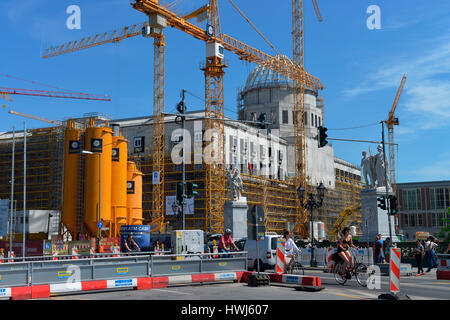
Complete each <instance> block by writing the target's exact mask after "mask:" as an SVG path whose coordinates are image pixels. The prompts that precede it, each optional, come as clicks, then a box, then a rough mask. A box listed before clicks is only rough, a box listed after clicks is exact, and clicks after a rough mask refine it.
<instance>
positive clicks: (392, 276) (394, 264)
mask: <svg viewBox="0 0 450 320" xmlns="http://www.w3.org/2000/svg"><path fill="white" fill-rule="evenodd" d="M400 256H401V249H400V248H391V256H390V262H389V291H390V292H391V293H398V292H400V260H401V258H400Z"/></svg>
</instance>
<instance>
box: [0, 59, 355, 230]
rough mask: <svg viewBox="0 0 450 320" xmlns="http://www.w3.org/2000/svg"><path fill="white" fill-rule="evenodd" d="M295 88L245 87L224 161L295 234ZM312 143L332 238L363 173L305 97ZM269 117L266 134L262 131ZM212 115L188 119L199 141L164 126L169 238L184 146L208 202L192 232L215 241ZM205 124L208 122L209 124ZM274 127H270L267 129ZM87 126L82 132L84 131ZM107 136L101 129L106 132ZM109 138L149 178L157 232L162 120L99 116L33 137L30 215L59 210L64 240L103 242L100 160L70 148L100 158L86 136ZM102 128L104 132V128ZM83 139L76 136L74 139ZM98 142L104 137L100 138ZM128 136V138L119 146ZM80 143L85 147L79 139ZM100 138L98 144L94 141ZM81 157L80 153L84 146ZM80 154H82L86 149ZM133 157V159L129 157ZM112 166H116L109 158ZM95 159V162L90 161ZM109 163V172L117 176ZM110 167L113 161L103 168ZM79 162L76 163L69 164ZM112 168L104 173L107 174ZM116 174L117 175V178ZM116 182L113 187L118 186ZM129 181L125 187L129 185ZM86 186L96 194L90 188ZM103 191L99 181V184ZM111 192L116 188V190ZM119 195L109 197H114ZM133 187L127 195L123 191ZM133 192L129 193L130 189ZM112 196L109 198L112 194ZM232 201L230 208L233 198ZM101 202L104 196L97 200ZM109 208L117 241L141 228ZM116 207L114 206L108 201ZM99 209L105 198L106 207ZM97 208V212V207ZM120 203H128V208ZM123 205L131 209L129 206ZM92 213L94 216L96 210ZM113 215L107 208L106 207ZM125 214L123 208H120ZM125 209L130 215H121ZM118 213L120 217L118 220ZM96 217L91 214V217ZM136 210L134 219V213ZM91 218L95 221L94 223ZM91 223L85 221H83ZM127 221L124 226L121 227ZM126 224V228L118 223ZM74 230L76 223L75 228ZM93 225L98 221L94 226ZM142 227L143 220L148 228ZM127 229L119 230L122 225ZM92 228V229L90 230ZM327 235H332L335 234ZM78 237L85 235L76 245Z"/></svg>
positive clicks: (316, 103)
mask: <svg viewBox="0 0 450 320" xmlns="http://www.w3.org/2000/svg"><path fill="white" fill-rule="evenodd" d="M292 96H293V94H292V83H291V81H290V80H289V79H287V78H286V77H284V76H283V75H280V74H277V73H274V72H272V71H271V70H269V69H265V68H264V67H261V66H258V67H256V68H255V69H254V70H253V71H252V72H251V73H250V75H249V77H248V79H247V82H246V84H245V86H244V87H243V88H242V89H240V90H239V93H238V99H237V100H238V107H237V109H238V115H239V116H238V120H233V119H229V118H225V121H224V155H225V157H224V158H225V163H226V166H227V168H232V167H235V168H239V169H240V171H241V175H242V179H243V184H244V191H243V196H244V197H246V198H247V202H248V204H249V205H259V206H262V207H263V208H264V212H265V223H266V228H267V230H268V231H275V232H278V233H281V231H282V230H283V229H286V228H287V229H293V227H294V224H295V221H296V200H297V191H296V189H295V181H294V178H295V163H294V159H295V155H294V152H295V146H294V137H293V132H294V130H293V127H294V116H295V113H294V111H293V102H292V101H293V97H292ZM304 99H305V100H304V101H305V115H304V119H305V134H306V157H307V162H306V172H307V181H308V184H309V188H308V192H313V193H314V191H315V187H317V186H318V185H319V183H323V185H324V186H325V187H326V188H327V192H326V196H325V201H324V205H323V206H322V207H321V208H319V209H318V210H316V211H315V212H314V213H313V214H314V216H313V221H321V222H323V223H324V226H325V230H326V231H328V230H330V229H331V228H332V227H333V225H334V224H335V223H336V221H337V219H338V217H339V214H340V212H341V211H342V210H343V209H344V208H347V207H351V206H353V205H355V204H356V205H357V204H359V203H360V196H359V193H360V190H361V188H362V183H361V174H360V168H359V167H358V166H356V165H353V164H351V163H349V162H347V161H344V160H342V159H338V158H336V157H334V153H333V147H332V146H331V144H328V145H326V146H325V147H322V148H319V147H318V141H317V131H318V130H317V127H319V126H324V125H325V112H324V109H325V106H324V99H323V98H322V97H319V96H318V92H317V91H316V90H313V89H308V88H305V93H304ZM261 115H264V117H263V118H264V119H266V120H265V121H266V122H265V125H264V126H258V125H257V124H255V122H257V120H258V119H262V118H261ZM204 117H205V113H204V112H203V111H199V112H189V113H188V114H187V117H186V129H187V132H189V133H188V134H187V135H185V136H184V137H183V133H182V131H180V129H181V125H180V123H179V121H177V119H176V116H169V115H166V116H165V117H164V124H165V125H164V139H165V141H164V145H165V160H164V162H165V164H164V167H165V177H164V184H163V185H164V188H163V195H164V199H165V205H164V216H163V219H164V221H165V222H168V224H166V226H165V230H166V231H168V230H171V229H174V228H180V227H181V226H182V224H181V219H180V215H176V214H175V212H174V211H173V208H172V204H173V202H174V198H175V194H176V185H177V182H179V181H181V180H182V164H181V163H182V161H180V157H179V156H180V154H182V152H183V150H182V147H183V146H184V147H185V148H186V152H185V168H186V176H185V178H186V181H188V182H193V183H196V184H197V185H198V189H197V191H198V195H197V197H195V199H193V200H190V201H191V203H190V204H189V205H188V207H187V209H188V210H187V212H185V213H186V215H185V222H186V228H188V229H194V228H195V229H203V230H205V231H206V232H210V231H211V230H208V226H210V225H211V224H210V223H207V221H206V219H208V217H210V215H208V214H207V212H206V210H207V209H206V207H207V206H206V201H205V175H206V174H205V172H206V170H205V167H206V166H205V163H204V159H203V151H204V149H205V148H208V141H206V139H205V120H204ZM202 118H203V119H202ZM267 122H268V125H267ZM77 126H78V127H77ZM99 126H100V127H101V128H102V129H98V127H99ZM88 127H92V129H89V130H93V131H95V130H97V131H98V130H100V131H101V136H103V135H104V133H105V132H106V131H107V136H109V140H111V141H110V143H108V142H107V141H109V140H108V139H106V140H105V141H103V140H104V137H103V138H100V137H98V138H100V140H102V143H103V144H104V145H106V146H108V145H109V147H107V149H108V150H109V149H111V150H110V151H111V152H112V151H113V150H112V149H114V148H112V147H111V144H113V142H112V139H113V138H114V139H116V142H115V143H117V139H119V140H120V141H121V143H122V144H124V145H125V147H126V148H124V149H125V150H127V151H125V154H126V155H125V156H124V155H121V158H122V159H123V158H124V157H125V158H127V157H128V160H133V161H134V163H136V165H137V167H138V169H139V170H140V171H141V172H142V174H143V179H142V219H143V221H141V220H140V223H144V224H150V223H153V222H154V221H152V219H153V218H154V216H153V215H152V202H153V199H154V197H153V186H154V185H153V181H152V173H153V172H154V168H153V156H152V155H153V143H152V141H153V132H154V130H153V129H154V128H153V118H152V117H151V116H149V117H139V118H131V119H115V120H111V119H105V118H104V117H100V116H95V115H89V116H88V117H84V118H81V119H76V120H69V121H66V122H64V123H63V124H62V125H61V126H58V127H52V128H43V129H34V130H29V131H28V132H27V184H26V185H27V189H26V194H27V209H28V210H38V209H41V210H59V211H62V219H61V232H69V233H71V234H72V236H73V234H74V233H79V232H80V231H86V230H90V232H88V233H90V234H91V235H95V232H94V230H95V228H96V223H97V222H98V221H99V220H98V218H97V216H98V209H96V206H97V208H98V207H99V206H100V204H98V203H97V202H95V201H94V202H92V203H91V202H89V201H87V200H86V199H84V198H83V197H90V196H91V193H98V191H97V187H94V186H95V179H97V180H98V177H97V178H96V177H95V176H96V175H98V172H99V170H98V168H97V169H96V170H97V171H95V170H94V171H95V172H97V173H96V174H94V176H92V177H91V178H89V177H88V176H87V175H86V172H84V171H83V170H85V169H83V166H85V165H87V161H89V162H92V164H91V165H93V164H95V163H96V161H97V160H95V159H94V158H93V157H89V156H88V155H85V156H82V155H81V154H76V160H74V161H72V162H71V160H69V158H70V157H73V156H74V153H73V152H72V153H71V152H69V151H68V148H70V146H69V145H68V143H69V142H70V141H79V142H80V143H81V141H84V143H85V144H86V146H85V148H84V149H86V150H88V149H89V150H90V148H91V147H93V146H89V144H90V142H89V141H87V140H86V139H87V135H92V134H88V133H87V131H86V137H84V138H83V139H81V140H80V138H79V137H80V135H82V134H81V133H82V132H84V130H88ZM96 127H97V129H96ZM74 134H75V135H76V137H75V136H74V137H71V136H72V135H74ZM94 135H95V134H94ZM119 136H120V137H119ZM75 138H77V139H75ZM91 138H92V137H91ZM11 142H12V133H11V132H8V133H4V134H2V135H1V136H0V148H1V150H0V151H1V152H0V172H1V176H0V179H2V181H1V183H0V197H1V198H9V197H10V183H9V182H10V181H11V164H12V143H11ZM79 148H80V146H79ZM77 150H78V151H77V152H78V153H79V152H80V150H81V149H77ZM121 152H123V151H121ZM102 158H104V159H106V158H109V157H105V156H103V157H102ZM87 159H89V160H87ZM110 160H111V159H109V160H108V161H107V162H108V164H106V163H105V164H103V162H102V165H103V166H107V167H108V168H110V167H111V166H110V163H111V161H110ZM102 161H103V160H102ZM69 162H70V163H69ZM104 170H105V169H104V168H103V169H102V170H101V172H102V173H103V171H104ZM109 174H110V175H111V171H110V173H109ZM22 177H23V132H17V133H16V145H15V182H16V183H15V188H14V189H15V190H14V199H16V200H17V208H18V210H21V208H22V207H23V183H22V182H21V178H22ZM80 177H84V178H83V179H94V180H92V183H88V184H84V183H81V182H80V180H77V178H78V179H79V178H80ZM109 179H110V180H108V181H109V182H108V183H111V184H112V187H114V186H115V185H116V183H114V182H111V177H109ZM122 180H123V179H122ZM69 181H70V182H76V181H78V182H76V183H78V185H73V188H74V189H73V190H72V191H68V190H67V183H68V182H69ZM84 185H86V186H88V188H90V191H89V192H88V190H86V189H83V188H84V187H83V186H84ZM97 185H98V182H97ZM110 187H111V186H110ZM110 187H109V188H110ZM123 188H125V187H123ZM122 191H123V190H122ZM108 193H109V195H107V196H106V198H104V197H105V194H108ZM222 196H223V199H222V200H223V201H225V194H223V195H222ZM97 198H99V197H98V194H97ZM101 199H105V200H104V201H103V204H102V211H103V217H102V220H103V219H109V220H105V222H106V223H107V225H110V226H111V229H109V232H108V235H117V231H118V228H119V227H120V225H122V224H126V223H128V224H132V223H137V220H136V221H134V220H133V219H131V220H133V221H131V220H130V219H128V218H127V217H126V216H127V214H126V213H120V212H122V210H123V208H126V204H125V205H124V204H123V203H122V204H120V203H118V204H111V202H114V201H116V200H117V196H112V197H111V192H109V191H108V192H105V190H103V192H102V196H101ZM108 199H109V200H108ZM96 201H98V199H97V200H96ZM88 202H89V203H88ZM119 202H120V201H119ZM122 202H123V201H122ZM89 206H91V207H92V208H90V209H89V210H90V211H89V210H88V207H89ZM103 206H106V207H104V208H103ZM113 207H115V208H116V209H112V208H113ZM120 208H121V209H120ZM114 210H116V211H117V212H116V213H117V217H114V215H115V214H116V213H113V214H112V211H114ZM87 211H89V212H90V213H87ZM125 211H126V210H125ZM88 216H90V220H92V221H89V222H87V221H86V217H88ZM83 217H84V218H83ZM121 217H122V218H121ZM117 219H118V220H120V219H122V220H121V221H120V222H119V221H117ZM69 220H70V221H71V222H70V223H69V222H67V221H69ZM88 220H89V219H88ZM138 220H139V219H138ZM346 221H347V222H346V223H347V224H352V225H356V226H357V225H358V224H360V222H361V221H360V212H355V213H354V214H352V215H351V216H350V217H348V218H347V220H346ZM115 223H117V226H114V225H115ZM85 229H86V230H85ZM325 234H327V232H325ZM76 237H77V236H75V238H76Z"/></svg>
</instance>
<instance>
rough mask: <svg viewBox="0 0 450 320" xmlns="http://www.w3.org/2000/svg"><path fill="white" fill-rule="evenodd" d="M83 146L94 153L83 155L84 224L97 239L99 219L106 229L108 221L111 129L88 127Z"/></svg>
mask: <svg viewBox="0 0 450 320" xmlns="http://www.w3.org/2000/svg"><path fill="white" fill-rule="evenodd" d="M85 146H86V147H85V149H86V150H88V151H91V152H93V154H84V157H85V164H86V165H85V169H86V170H85V202H84V203H85V216H84V222H85V224H86V226H87V227H88V229H89V233H90V234H91V235H92V236H94V237H97V236H98V227H97V223H98V222H99V220H101V221H102V223H103V226H104V227H109V225H110V222H111V162H112V161H111V157H112V130H111V129H109V128H106V127H89V128H87V129H86V133H85ZM99 182H100V183H99ZM99 208H100V209H101V210H100V211H99Z"/></svg>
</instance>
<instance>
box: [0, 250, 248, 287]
mask: <svg viewBox="0 0 450 320" xmlns="http://www.w3.org/2000/svg"><path fill="white" fill-rule="evenodd" d="M224 255H225V254H223V253H204V254H203V253H202V254H183V255H174V254H166V255H151V254H148V252H147V253H133V254H132V255H130V254H123V255H122V256H118V257H103V258H79V259H67V260H51V258H52V257H45V258H50V259H47V260H33V261H24V262H13V263H3V264H0V288H5V287H14V286H29V285H39V284H57V283H76V282H80V281H90V280H115V279H126V278H136V277H157V276H170V275H186V274H194V273H214V272H231V271H246V270H247V252H232V253H227V254H226V255H229V257H227V258H224V257H223V256H224ZM27 259H29V258H27Z"/></svg>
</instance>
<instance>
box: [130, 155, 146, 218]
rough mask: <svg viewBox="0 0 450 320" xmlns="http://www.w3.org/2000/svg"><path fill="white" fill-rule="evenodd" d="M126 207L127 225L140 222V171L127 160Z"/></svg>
mask: <svg viewBox="0 0 450 320" xmlns="http://www.w3.org/2000/svg"><path fill="white" fill-rule="evenodd" d="M127 167H128V178H127V209H128V225H140V224H142V220H143V218H142V172H141V171H139V170H138V169H137V167H136V164H135V163H134V162H132V161H128V166H127Z"/></svg>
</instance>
